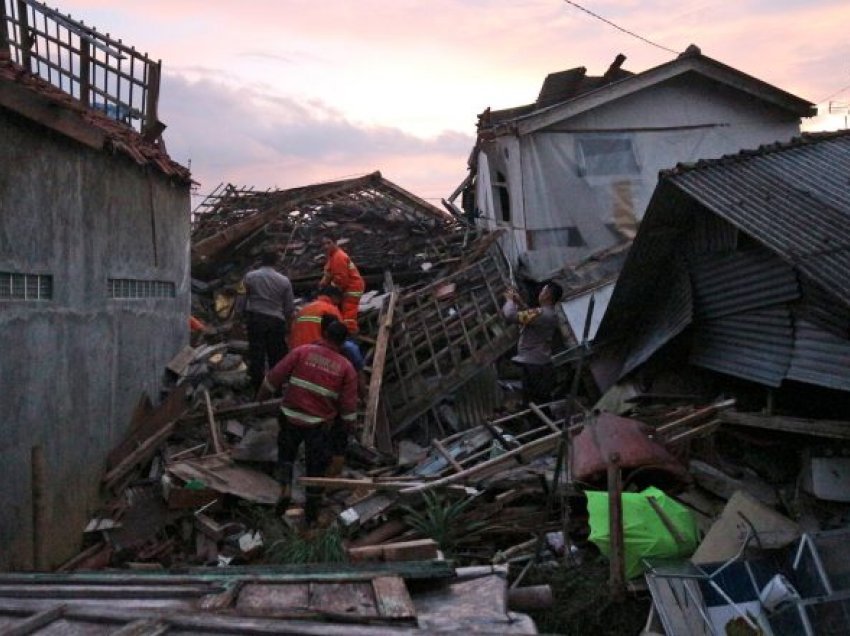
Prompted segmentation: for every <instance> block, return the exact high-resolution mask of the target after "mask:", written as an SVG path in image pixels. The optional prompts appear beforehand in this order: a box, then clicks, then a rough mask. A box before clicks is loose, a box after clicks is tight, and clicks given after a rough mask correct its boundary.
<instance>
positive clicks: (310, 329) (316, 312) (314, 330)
mask: <svg viewBox="0 0 850 636" xmlns="http://www.w3.org/2000/svg"><path fill="white" fill-rule="evenodd" d="M324 314H331V315H332V316H334V317H335V318H336V319H337V320H339V321H340V322H342V314H341V313H339V307H337V306H336V305H334V304H333V302H331V300H330V298H328V297H327V296H319V297H318V298H316V300H314V301H313V302H311V303H308V304H306V305H304V307H302V308H301V310H300V311H299V312H298V313H297V314H296V315H295V320H293V321H292V327H291V329H290V331H289V348H290V349H295V347H300V346H301V345H304V344H310V343H313V342H316V340H319V339H320V338H321V337H322V316H323V315H324Z"/></svg>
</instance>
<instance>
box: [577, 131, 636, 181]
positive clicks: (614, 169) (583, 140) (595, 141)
mask: <svg viewBox="0 0 850 636" xmlns="http://www.w3.org/2000/svg"><path fill="white" fill-rule="evenodd" d="M576 143H577V154H578V157H577V158H578V174H579V176H582V177H584V176H613V175H627V174H639V173H640V165H639V164H638V160H637V155H636V154H635V149H634V145H633V144H632V139H631V137H626V136H611V135H606V136H604V137H600V136H592V137H579V138H578V139H577V140H576Z"/></svg>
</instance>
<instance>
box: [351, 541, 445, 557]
mask: <svg viewBox="0 0 850 636" xmlns="http://www.w3.org/2000/svg"><path fill="white" fill-rule="evenodd" d="M348 556H349V557H350V558H351V561H352V563H362V562H364V561H389V562H394V561H429V560H431V559H436V558H438V557H439V546H438V545H437V542H436V541H434V540H433V539H415V540H413V541H399V542H397V543H382V544H379V545H370V546H363V547H360V548H349V549H348Z"/></svg>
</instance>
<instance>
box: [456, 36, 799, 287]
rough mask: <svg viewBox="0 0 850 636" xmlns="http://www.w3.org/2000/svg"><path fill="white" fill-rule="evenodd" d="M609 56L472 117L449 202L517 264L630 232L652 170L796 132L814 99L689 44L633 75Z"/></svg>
mask: <svg viewBox="0 0 850 636" xmlns="http://www.w3.org/2000/svg"><path fill="white" fill-rule="evenodd" d="M624 61H625V56H623V55H618V56H617V58H616V59H615V60H614V62H613V63H612V64H611V66H610V67H609V68H608V69H607V70H606V71H605V73H604V74H603V75H601V76H593V75H589V74H588V73H587V69H586V68H584V67H577V68H572V69H569V70H566V71H560V72H557V73H552V74H550V75H548V76H547V77H546V80H545V81H544V82H543V85H542V87H541V89H540V94H539V95H538V97H537V100H536V101H535V102H534V103H532V104H527V105H523V106H517V107H515V108H508V109H503V110H490V109H488V110H486V111H484V112H483V113H481V114H480V115H479V121H478V136H477V140H476V144H475V147H474V149H473V150H472V153H471V156H470V160H469V171H470V172H469V176H468V177H467V179H466V180H465V181H464V182H463V183H462V184H461V186H460V187H459V188H458V189H457V190H456V191H455V193H454V194H453V196H452V197H450V201H454V200H456V199H457V198H458V197H459V196H461V194H462V197H461V199H462V203H461V207H462V208H463V210H464V211H465V213H466V214H467V215H468V216H469V217H470V218H475V219H477V222H478V223H479V224H481V225H483V226H486V227H488V228H505V229H506V230H507V234H506V237H505V239H504V240H503V247H504V249H505V251H506V253H507V254H508V256H509V257H510V258H511V259H512V260H514V261H517V262H518V264H519V271H520V273H521V274H522V275H523V276H524V277H527V278H529V279H532V280H535V281H542V280H545V279H547V278H552V277H553V276H557V275H558V273H559V272H560V270H561V269H562V268H564V267H565V266H567V265H573V264H575V263H577V262H579V261H581V260H582V259H585V258H587V257H588V256H591V255H592V254H594V253H596V252H599V251H600V250H605V249H609V248H611V247H612V246H615V245H617V244H618V243H621V242H624V241H628V240H630V239H631V238H633V237H634V235H635V231H636V228H637V225H638V224H639V222H640V221H641V219H642V218H643V215H644V210H645V209H646V206H647V204H648V202H649V200H650V197H651V196H652V193H653V190H654V188H655V185H656V181H657V175H658V171H659V170H661V169H664V168H672V167H673V166H674V165H676V164H677V163H680V162H689V161H696V160H697V159H712V158H718V157H720V156H722V155H726V154H729V153H734V152H738V151H739V150H742V149H744V148H754V147H757V146H759V145H762V144H766V143H773V142H776V141H788V140H790V139H791V138H792V137H793V136H795V135H797V134H799V132H800V120H801V118H804V117H811V116H813V115H814V114H815V113H816V109H815V106H814V104H812V103H810V102H808V101H806V100H804V99H801V98H799V97H796V96H794V95H792V94H790V93H788V92H786V91H784V90H782V89H781V88H778V87H776V86H772V85H770V84H768V83H766V82H764V81H762V80H759V79H757V78H755V77H752V76H750V75H747V74H746V73H744V72H742V71H740V70H738V69H735V68H733V67H731V66H728V65H726V64H723V63H721V62H719V61H717V60H714V59H712V58H710V57H708V56H706V55H703V54H702V53H701V51H700V49H699V48H698V47H696V46H694V45H691V46H689V47H688V49H687V50H686V51H685V52H684V53H682V54H680V55H679V56H678V57H676V58H675V59H673V60H671V61H669V62H666V63H664V64H661V65H659V66H656V67H654V68H650V69H648V70H645V71H642V72H639V73H633V72H630V71H628V70H626V69H625V68H624V67H623V63H624Z"/></svg>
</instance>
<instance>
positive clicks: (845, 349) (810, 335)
mask: <svg viewBox="0 0 850 636" xmlns="http://www.w3.org/2000/svg"><path fill="white" fill-rule="evenodd" d="M794 331H795V337H794V351H793V354H792V357H791V366H790V368H789V369H788V378H789V379H791V380H800V381H802V382H808V383H810V384H818V385H820V386H827V387H830V388H832V389H839V390H842V391H850V341H848V340H847V339H846V338H839V337H838V336H835V335H833V334H831V333H829V332H828V331H825V330H824V329H821V328H820V327H818V326H817V325H815V324H814V323H811V322H808V321H806V320H797V321H796V322H795V325H794Z"/></svg>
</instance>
